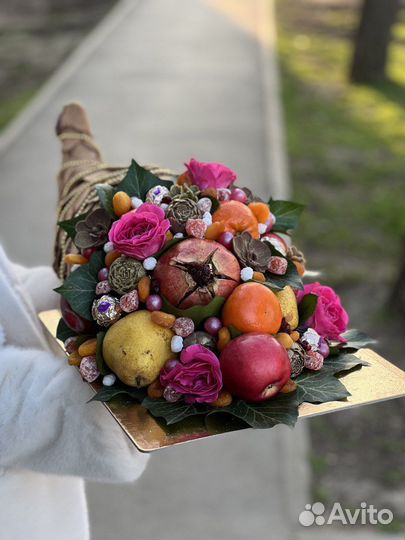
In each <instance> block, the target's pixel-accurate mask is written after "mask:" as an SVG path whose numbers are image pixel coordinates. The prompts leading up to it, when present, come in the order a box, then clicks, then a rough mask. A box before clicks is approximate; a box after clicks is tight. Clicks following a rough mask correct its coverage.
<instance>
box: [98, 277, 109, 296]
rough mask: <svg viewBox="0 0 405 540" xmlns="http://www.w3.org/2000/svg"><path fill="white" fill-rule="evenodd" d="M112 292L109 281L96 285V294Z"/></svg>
mask: <svg viewBox="0 0 405 540" xmlns="http://www.w3.org/2000/svg"><path fill="white" fill-rule="evenodd" d="M109 292H111V286H110V284H109V283H108V280H107V279H105V280H103V281H99V282H98V283H97V285H96V294H97V295H99V294H108V293H109Z"/></svg>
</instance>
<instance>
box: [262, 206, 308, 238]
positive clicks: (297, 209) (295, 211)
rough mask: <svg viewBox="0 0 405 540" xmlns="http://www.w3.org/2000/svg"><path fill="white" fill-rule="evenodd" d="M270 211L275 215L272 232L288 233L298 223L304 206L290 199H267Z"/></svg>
mask: <svg viewBox="0 0 405 540" xmlns="http://www.w3.org/2000/svg"><path fill="white" fill-rule="evenodd" d="M268 204H269V206H270V210H271V213H272V214H273V215H274V216H275V217H276V223H275V224H274V225H273V229H272V232H281V233H288V232H289V231H291V230H292V229H295V227H296V226H297V225H298V221H299V217H300V215H301V214H302V211H303V210H304V208H305V206H304V205H303V204H298V203H295V202H292V201H275V200H273V199H270V200H269V203H268Z"/></svg>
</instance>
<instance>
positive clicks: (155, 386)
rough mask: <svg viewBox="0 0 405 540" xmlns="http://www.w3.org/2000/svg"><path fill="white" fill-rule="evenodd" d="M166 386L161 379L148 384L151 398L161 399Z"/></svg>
mask: <svg viewBox="0 0 405 540" xmlns="http://www.w3.org/2000/svg"><path fill="white" fill-rule="evenodd" d="M163 392H164V388H163V386H162V385H161V384H160V381H159V380H156V381H153V383H152V384H150V385H149V386H148V389H147V393H148V397H149V398H150V399H160V398H162V397H163Z"/></svg>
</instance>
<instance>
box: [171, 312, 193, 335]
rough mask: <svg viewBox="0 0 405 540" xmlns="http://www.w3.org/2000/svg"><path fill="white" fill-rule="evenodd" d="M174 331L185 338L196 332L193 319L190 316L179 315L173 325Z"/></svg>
mask: <svg viewBox="0 0 405 540" xmlns="http://www.w3.org/2000/svg"><path fill="white" fill-rule="evenodd" d="M173 332H174V333H175V334H177V335H178V336H181V337H182V338H185V337H187V336H189V335H190V334H192V333H193V332H194V322H193V319H190V318H189V317H179V318H178V319H176V322H175V323H174V325H173Z"/></svg>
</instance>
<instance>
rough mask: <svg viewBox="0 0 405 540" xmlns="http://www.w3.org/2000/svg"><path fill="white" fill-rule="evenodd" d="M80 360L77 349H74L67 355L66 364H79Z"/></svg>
mask: <svg viewBox="0 0 405 540" xmlns="http://www.w3.org/2000/svg"><path fill="white" fill-rule="evenodd" d="M81 361H82V357H81V356H80V354H79V353H78V351H74V352H72V353H70V354H69V356H68V364H69V365H70V366H80V362H81Z"/></svg>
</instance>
